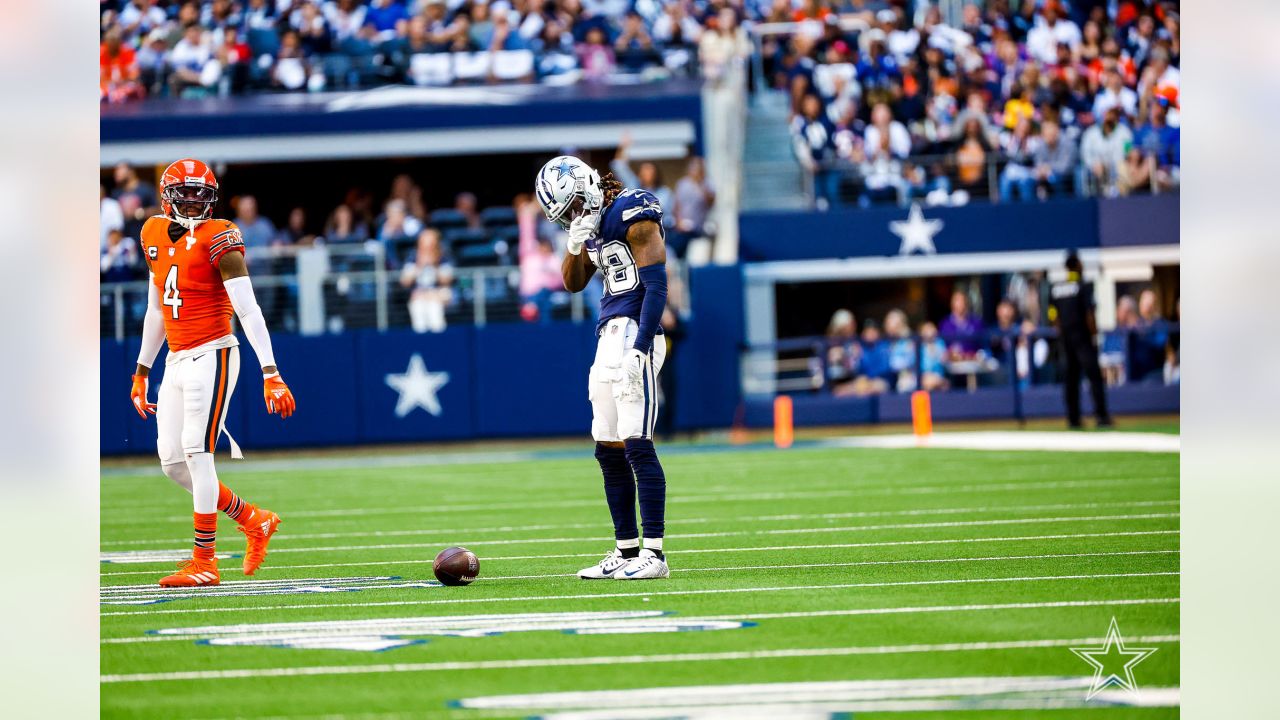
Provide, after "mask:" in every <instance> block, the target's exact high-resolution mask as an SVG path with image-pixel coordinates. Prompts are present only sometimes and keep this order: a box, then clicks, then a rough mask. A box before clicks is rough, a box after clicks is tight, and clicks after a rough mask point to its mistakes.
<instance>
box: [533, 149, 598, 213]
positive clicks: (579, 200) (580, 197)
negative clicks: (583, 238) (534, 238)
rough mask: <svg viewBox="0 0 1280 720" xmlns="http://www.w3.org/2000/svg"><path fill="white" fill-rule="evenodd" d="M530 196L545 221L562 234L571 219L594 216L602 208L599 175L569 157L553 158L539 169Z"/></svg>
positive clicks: (577, 160)
mask: <svg viewBox="0 0 1280 720" xmlns="http://www.w3.org/2000/svg"><path fill="white" fill-rule="evenodd" d="M534 194H535V195H537V196H538V204H539V205H541V206H542V212H543V213H544V214H546V216H547V219H548V220H550V221H551V222H554V223H556V224H557V225H559V226H560V227H562V228H564V229H566V230H567V229H569V224H570V223H572V222H573V220H574V218H576V217H578V216H580V215H583V214H594V213H598V212H600V208H601V207H602V206H603V205H604V191H603V190H601V189H600V173H598V172H596V171H595V170H594V169H592V167H591V166H590V165H588V164H586V163H584V162H582V161H581V160H579V159H578V158H576V157H573V156H572V155H560V156H558V157H553V158H551V159H550V160H548V161H547V164H546V165H543V166H542V169H541V170H539V171H538V179H537V181H536V182H535V183H534Z"/></svg>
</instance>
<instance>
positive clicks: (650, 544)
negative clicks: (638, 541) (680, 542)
mask: <svg viewBox="0 0 1280 720" xmlns="http://www.w3.org/2000/svg"><path fill="white" fill-rule="evenodd" d="M644 549H645V550H652V551H654V552H656V553H660V552H662V538H645V539H644Z"/></svg>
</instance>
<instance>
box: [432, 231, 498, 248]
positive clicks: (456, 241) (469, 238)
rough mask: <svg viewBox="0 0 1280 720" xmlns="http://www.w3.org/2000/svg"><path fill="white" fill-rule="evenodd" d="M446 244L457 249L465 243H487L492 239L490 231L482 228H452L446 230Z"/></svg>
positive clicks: (444, 233)
mask: <svg viewBox="0 0 1280 720" xmlns="http://www.w3.org/2000/svg"><path fill="white" fill-rule="evenodd" d="M442 232H443V239H444V244H445V245H446V246H448V247H449V248H450V249H451V250H455V251H456V250H457V249H458V248H459V247H461V246H463V245H475V244H477V243H486V242H489V241H490V238H489V231H488V230H484V229H482V228H465V227H460V228H452V229H449V230H444V231H442Z"/></svg>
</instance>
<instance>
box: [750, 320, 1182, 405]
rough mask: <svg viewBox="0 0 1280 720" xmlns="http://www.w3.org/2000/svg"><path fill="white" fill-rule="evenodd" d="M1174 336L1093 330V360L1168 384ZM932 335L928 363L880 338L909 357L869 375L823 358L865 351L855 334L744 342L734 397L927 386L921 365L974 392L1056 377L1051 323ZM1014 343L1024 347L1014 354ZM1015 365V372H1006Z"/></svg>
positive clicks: (914, 343) (1111, 380)
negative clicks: (962, 348) (962, 350)
mask: <svg viewBox="0 0 1280 720" xmlns="http://www.w3.org/2000/svg"><path fill="white" fill-rule="evenodd" d="M1179 333H1180V325H1179V324H1178V323H1164V324H1162V325H1161V326H1159V327H1155V328H1132V329H1124V328H1120V329H1116V330H1111V331H1106V332H1102V333H1099V341H1098V354H1099V364H1100V366H1101V368H1102V371H1103V377H1104V379H1105V380H1106V381H1107V384H1108V385H1110V386H1119V385H1125V384H1129V383H1151V382H1160V383H1164V384H1168V383H1170V382H1171V381H1172V380H1173V378H1172V377H1171V373H1172V372H1174V371H1176V369H1177V362H1176V360H1175V359H1173V358H1171V357H1170V356H1171V355H1172V356H1174V357H1176V346H1177V343H1178V337H1179ZM935 337H936V339H934V340H930V341H929V343H930V344H932V343H936V342H938V341H941V343H942V344H943V345H944V346H945V347H946V348H947V351H946V353H947V354H946V355H945V356H944V357H943V358H940V359H931V360H930V361H928V362H926V361H925V358H924V352H925V347H926V343H924V342H921V340H922V338H921V336H920V335H918V334H912V335H910V336H906V337H902V338H886V339H884V340H882V341H881V342H883V343H884V344H885V347H884V350H885V352H886V353H889V354H890V356H892V348H893V346H894V345H895V344H896V343H900V342H901V343H906V347H908V348H909V350H908V352H909V353H910V354H909V356H908V357H909V358H910V359H909V362H907V363H905V364H903V363H901V360H902V358H901V357H899V367H897V368H894V367H892V364H890V365H889V367H887V368H885V372H882V373H880V374H879V375H876V376H868V375H866V374H865V373H864V372H862V368H861V367H860V364H859V363H850V365H851V367H840V366H837V365H833V364H832V362H831V361H832V358H833V351H837V352H835V354H837V355H843V354H850V353H859V354H861V353H865V352H866V351H867V350H868V348H867V345H866V344H865V343H863V342H862V341H861V340H859V339H858V338H846V339H833V338H827V337H823V336H813V337H801V338H788V339H784V340H779V341H776V342H772V343H762V344H753V345H748V346H746V347H745V348H743V350H742V353H741V356H740V368H741V372H740V377H741V381H742V386H741V388H742V394H743V395H744V396H747V397H750V396H772V395H778V394H813V395H833V394H848V395H862V396H865V395H875V394H894V393H906V392H910V391H913V390H916V389H920V388H926V387H928V384H927V383H926V382H925V378H924V377H923V376H924V375H925V374H926V373H928V372H929V370H928V369H927V368H936V369H939V370H941V372H940V373H936V374H938V375H939V376H940V379H941V380H945V381H946V387H947V388H950V389H951V390H954V391H965V392H974V391H976V390H977V389H978V388H980V387H1005V388H1011V389H1012V390H1013V391H1014V392H1015V394H1016V393H1018V392H1021V391H1024V390H1026V389H1027V388H1029V387H1032V386H1039V385H1052V384H1056V383H1057V382H1060V380H1061V378H1062V374H1063V372H1062V367H1061V360H1060V357H1059V353H1058V352H1057V351H1056V348H1055V344H1056V343H1055V341H1056V340H1057V338H1058V332H1057V330H1055V329H1054V328H1052V327H1039V328H1036V330H1035V331H1034V332H1031V333H1023V332H1021V331H1018V332H1013V333H1002V332H999V331H992V332H988V333H986V334H984V335H981V336H978V337H977V338H975V337H973V336H963V337H960V336H951V335H946V334H938V335H937V336H935ZM1024 341H1025V343H1024ZM1041 341H1043V344H1040V342H1041ZM973 342H977V343H978V344H979V345H981V347H980V349H979V350H978V351H977V352H976V353H966V354H963V355H957V354H952V352H951V348H953V347H954V346H955V345H956V344H958V343H973ZM1020 344H1022V345H1023V347H1024V348H1025V350H1022V351H1021V353H1025V354H1022V355H1021V356H1020V350H1019V345H1020ZM1037 345H1039V347H1037ZM1171 348H1172V350H1171ZM996 351H999V352H996ZM1019 366H1020V367H1019ZM1015 368H1016V372H1011V370H1014V369H1015ZM859 378H865V379H866V380H867V381H872V380H876V379H879V380H881V381H883V385H880V384H878V383H873V382H863V383H861V385H860V386H855V385H854V383H855V382H857V381H858V380H859ZM930 389H944V388H940V387H934V388H930Z"/></svg>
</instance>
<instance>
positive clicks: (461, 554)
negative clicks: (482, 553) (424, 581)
mask: <svg viewBox="0 0 1280 720" xmlns="http://www.w3.org/2000/svg"><path fill="white" fill-rule="evenodd" d="M431 569H432V571H434V572H435V574H436V579H437V580H439V581H440V582H442V583H444V584H445V585H470V584H471V581H472V580H475V579H476V576H477V575H479V574H480V558H478V557H476V554H475V553H473V552H471V551H470V550H468V549H466V548H461V547H451V548H445V549H444V550H441V551H440V554H439V555H437V556H436V561H435V562H434V563H432V564H431Z"/></svg>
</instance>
